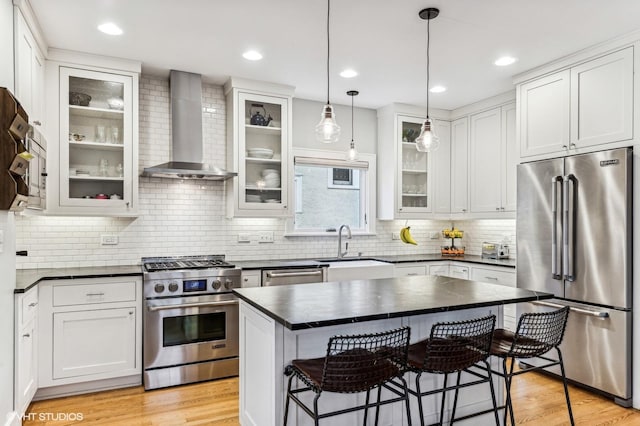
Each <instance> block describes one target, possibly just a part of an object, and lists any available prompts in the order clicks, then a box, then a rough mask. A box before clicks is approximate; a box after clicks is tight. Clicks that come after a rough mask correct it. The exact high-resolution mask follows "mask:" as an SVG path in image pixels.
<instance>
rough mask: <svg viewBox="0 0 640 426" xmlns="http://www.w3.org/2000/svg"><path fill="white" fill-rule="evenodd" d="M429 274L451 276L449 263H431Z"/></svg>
mask: <svg viewBox="0 0 640 426" xmlns="http://www.w3.org/2000/svg"><path fill="white" fill-rule="evenodd" d="M429 275H439V276H442V277H448V276H449V265H430V266H429Z"/></svg>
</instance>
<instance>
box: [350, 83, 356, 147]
mask: <svg viewBox="0 0 640 426" xmlns="http://www.w3.org/2000/svg"><path fill="white" fill-rule="evenodd" d="M354 96H355V95H351V143H353V98H354Z"/></svg>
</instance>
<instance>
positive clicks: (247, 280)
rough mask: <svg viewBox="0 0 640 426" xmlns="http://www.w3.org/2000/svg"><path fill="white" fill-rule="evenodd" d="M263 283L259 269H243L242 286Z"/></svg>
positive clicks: (257, 285)
mask: <svg viewBox="0 0 640 426" xmlns="http://www.w3.org/2000/svg"><path fill="white" fill-rule="evenodd" d="M261 285H262V274H261V272H260V270H257V271H242V287H260V286H261Z"/></svg>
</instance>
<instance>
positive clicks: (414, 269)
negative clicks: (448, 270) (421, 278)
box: [394, 265, 427, 277]
mask: <svg viewBox="0 0 640 426" xmlns="http://www.w3.org/2000/svg"><path fill="white" fill-rule="evenodd" d="M426 274H427V268H426V267H425V266H424V265H422V266H396V268H395V273H394V276H396V277H409V276H414V275H426Z"/></svg>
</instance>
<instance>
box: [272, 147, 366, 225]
mask: <svg viewBox="0 0 640 426" xmlns="http://www.w3.org/2000/svg"><path fill="white" fill-rule="evenodd" d="M296 157H308V158H313V159H317V160H318V163H319V165H323V164H322V160H327V161H328V162H327V164H325V166H326V167H328V168H331V167H333V168H340V165H336V161H340V162H344V164H343V167H344V168H350V165H349V163H348V162H347V161H346V160H345V152H343V151H331V150H324V149H310V148H293V155H292V163H291V167H292V171H293V173H292V175H294V176H295V167H296V160H295V159H296ZM358 161H359V162H364V163H367V169H366V171H367V173H366V177H364V179H360V180H359V182H358V186H359V189H360V191H361V196H360V206H361V209H362V212H363V215H364V228H362V229H358V230H352V234H353V235H376V191H375V189H376V179H377V174H376V155H375V154H365V153H359V158H358ZM329 162H330V163H329ZM292 187H293V188H294V190H293V191H292V192H293V198H294V199H293V205H294V206H297V204H298V200H297V196H296V195H297V193H298V190H297V189H295V188H296V185H295V182H292ZM338 187H339V188H345V186H344V185H339V186H338ZM349 188H353V187H352V186H349ZM296 210H297V209H296ZM337 235H338V229H336V230H335V231H331V232H328V231H318V230H317V229H314V230H300V229H296V228H295V212H294V214H293V216H291V217H289V218H287V219H286V222H285V233H284V236H285V237H309V236H314V237H333V238H335V237H336V236H337Z"/></svg>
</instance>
